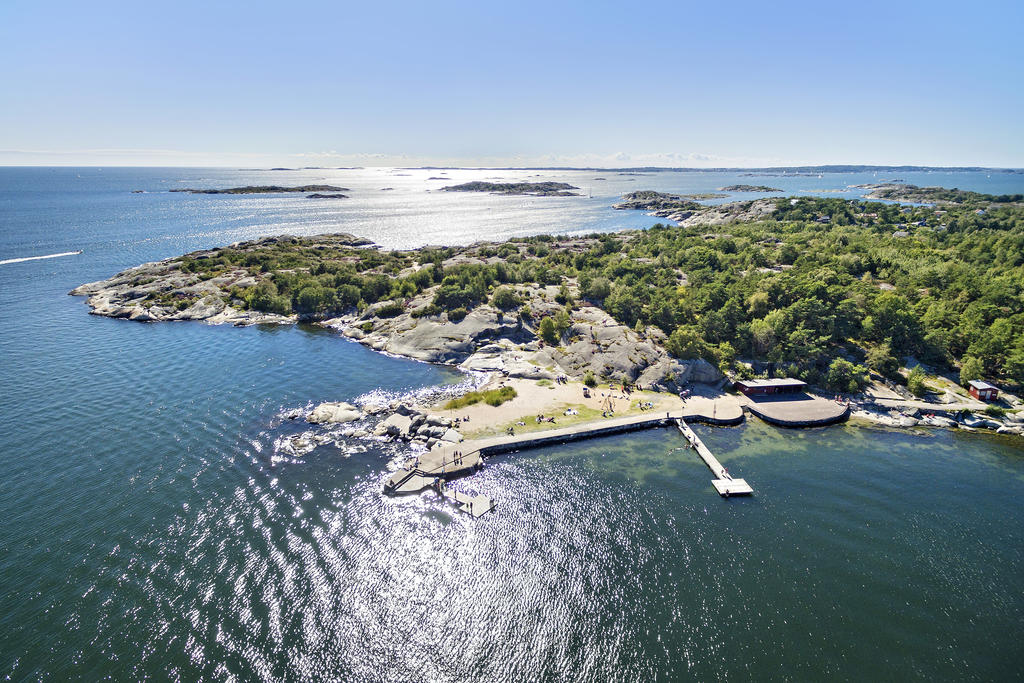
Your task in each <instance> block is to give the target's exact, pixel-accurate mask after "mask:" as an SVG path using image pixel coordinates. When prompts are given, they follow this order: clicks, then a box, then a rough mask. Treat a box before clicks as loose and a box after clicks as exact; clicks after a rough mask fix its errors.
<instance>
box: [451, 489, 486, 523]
mask: <svg viewBox="0 0 1024 683" xmlns="http://www.w3.org/2000/svg"><path fill="white" fill-rule="evenodd" d="M441 495H442V496H443V497H444V498H445V499H446V500H448V501H449V502H451V503H452V504H453V505H455V507H457V508H458V509H459V510H460V511H462V512H465V513H467V514H470V515H473V516H474V517H483V516H484V515H486V514H487V513H488V512H490V511H491V510H493V509H494V506H495V503H494V501H493V500H492V499H490V498H488V497H487V496H485V495H483V494H479V493H478V494H476V495H472V494H469V493H463V492H462V491H449V490H448V489H446V488H442V489H441Z"/></svg>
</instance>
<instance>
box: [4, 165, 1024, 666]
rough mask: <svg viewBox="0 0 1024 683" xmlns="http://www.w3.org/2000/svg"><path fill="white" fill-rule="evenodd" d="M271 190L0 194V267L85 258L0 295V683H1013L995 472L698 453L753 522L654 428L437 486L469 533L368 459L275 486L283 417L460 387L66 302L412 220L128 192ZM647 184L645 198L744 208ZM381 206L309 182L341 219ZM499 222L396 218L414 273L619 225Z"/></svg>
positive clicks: (353, 352) (849, 443)
mask: <svg viewBox="0 0 1024 683" xmlns="http://www.w3.org/2000/svg"><path fill="white" fill-rule="evenodd" d="M90 173H93V174H95V175H94V176H90V175H89V174H90ZM81 174H84V175H85V176H86V177H85V178H83V179H80V178H78V175H81ZM269 175H270V174H262V175H260V174H237V173H230V172H226V171H205V170H204V171H181V170H168V169H161V170H116V171H113V172H109V171H104V172H97V171H95V170H86V171H79V170H60V171H56V170H53V169H35V170H25V171H15V170H11V169H0V260H2V259H4V258H10V257H19V256H28V255H37V254H45V253H53V252H60V251H67V250H71V249H79V248H81V249H84V250H85V253H84V254H82V255H81V256H77V257H68V258H61V259H54V260H50V261H35V262H26V263H19V264H9V265H3V266H0V287H2V289H0V291H2V292H3V296H2V297H0V319H2V320H3V321H4V326H3V327H2V328H0V358H2V363H0V386H2V387H3V391H2V392H0V409H2V410H3V414H4V415H5V416H6V417H7V419H6V420H4V421H3V423H0V446H2V448H0V464H2V466H3V472H4V477H3V479H2V480H0V482H2V483H0V672H3V673H4V674H7V675H9V676H11V677H12V678H13V679H16V680H17V679H36V678H41V679H49V680H63V679H68V678H72V679H86V680H93V679H96V678H98V677H99V676H101V675H110V676H113V677H114V678H116V679H137V678H142V677H144V676H150V677H155V678H159V679H163V678H171V679H184V680H194V679H198V678H204V679H240V680H277V679H288V680H296V679H309V678H331V679H341V680H409V679H431V680H466V679H469V680H488V681H490V680H538V679H539V680H561V679H563V678H570V679H582V680H624V681H633V680H642V679H643V680H646V679H659V680H675V679H698V680H708V679H711V678H740V679H746V678H754V679H779V678H782V679H790V680H820V679H822V678H825V677H829V678H832V677H839V678H848V679H866V678H872V679H874V678H880V679H897V678H899V679H902V678H908V677H909V678H938V679H968V680H993V679H995V680H1006V679H1016V678H1019V670H1020V662H1021V661H1022V648H1021V645H1020V642H1021V636H1022V635H1024V633H1022V629H1021V626H1020V624H1021V623H1022V617H1024V614H1022V612H1024V580H1022V578H1021V576H1022V575H1024V573H1022V569H1024V567H1022V560H1024V519H1022V518H1024V511H1022V506H1021V504H1020V500H1021V494H1022V493H1024V457H1022V455H1024V451H1022V449H1021V446H1020V441H1011V440H1008V439H1004V438H996V437H989V436H983V435H977V434H958V433H955V432H930V433H924V434H909V433H902V432H888V431H875V430H867V429H855V428H852V427H833V428H828V429H821V430H808V431H781V430H777V429H775V428H772V427H767V426H765V425H762V424H760V423H757V422H751V423H749V424H747V425H746V426H744V427H741V428H732V429H711V428H704V427H698V430H699V431H700V434H701V436H702V437H703V438H705V440H706V442H707V443H708V445H709V446H710V447H711V448H712V450H713V451H715V452H716V453H717V454H719V455H720V457H721V459H722V460H723V462H724V463H725V464H726V465H727V466H728V467H729V468H730V471H732V472H733V473H735V474H737V475H739V476H742V477H744V478H746V479H747V480H748V481H749V482H750V483H751V484H752V485H753V486H754V488H755V490H756V495H755V496H754V497H753V498H750V499H744V500H740V499H732V500H728V501H724V500H721V499H720V498H718V496H717V495H715V493H714V491H713V489H712V488H711V486H710V475H709V473H708V471H707V469H706V468H705V467H704V466H703V465H702V464H700V463H699V462H698V461H697V460H696V459H695V458H694V456H693V454H692V453H691V452H689V451H685V450H678V449H679V447H680V446H681V443H680V439H679V437H678V435H677V434H676V433H673V432H672V431H671V430H657V431H652V432H648V433H644V434H632V435H628V436H622V437H613V438H608V439H603V440H599V441H591V442H584V443H579V444H575V445H569V446H564V447H559V448H556V449H551V450H549V451H536V452H528V453H519V454H511V455H507V456H501V457H499V458H495V459H494V460H491V461H490V462H489V464H488V467H487V468H486V469H485V470H484V472H483V473H481V474H480V475H478V476H476V477H474V478H472V479H468V480H464V481H462V482H460V483H459V486H461V487H464V488H467V489H471V490H475V491H481V492H486V493H488V494H489V495H492V496H494V497H495V498H497V499H498V501H499V507H498V510H497V511H496V512H495V513H494V514H491V515H489V516H487V517H485V518H483V519H482V520H478V521H474V520H470V519H467V518H466V517H465V516H460V515H454V514H453V513H452V512H451V511H450V510H449V509H446V508H445V507H443V506H441V505H439V504H438V503H437V502H436V501H435V500H433V498H432V497H431V496H430V495H429V494H426V495H424V496H420V497H412V498H404V499H392V498H385V497H383V496H381V495H380V482H381V479H382V477H383V475H384V474H385V473H386V471H387V470H388V469H389V467H393V466H394V463H395V460H396V458H397V457H399V451H398V450H397V449H396V448H394V447H390V446H389V447H386V448H371V449H370V450H368V451H367V452H365V453H351V454H347V453H345V452H342V451H341V450H339V449H337V448H334V447H322V448H320V449H318V450H316V451H314V452H313V453H311V454H309V455H307V456H305V457H303V458H301V459H294V458H282V457H278V456H275V455H274V442H275V441H276V440H277V439H279V438H280V437H282V436H285V435H289V434H292V433H295V432H296V431H297V430H299V429H300V427H298V426H296V425H294V424H292V423H289V422H287V421H282V419H281V413H282V411H284V410H287V409H290V408H294V407H301V406H304V405H307V404H309V403H311V402H317V401H321V400H349V399H352V398H355V397H357V396H360V395H362V394H365V393H366V392H369V391H372V390H374V389H377V388H383V389H384V390H386V391H390V392H396V393H400V392H407V391H412V390H416V389H417V388H421V387H428V386H432V385H436V384H439V383H450V382H456V381H459V380H460V379H461V377H460V376H459V375H457V374H455V373H453V372H451V371H450V370H447V369H444V368H438V367H434V366H429V365H425V364H422V363H413V362H409V361H404V360H400V359H394V358H388V357H385V356H382V355H379V354H375V353H372V352H370V351H367V350H366V349H364V348H362V347H360V346H358V345H356V344H353V343H350V342H347V341H345V340H342V339H339V338H338V337H336V336H335V335H333V334H331V333H328V332H325V331H322V330H317V329H313V328H292V327H289V328H275V327H268V328H246V329H238V328H230V327H211V326H206V325H199V324H163V325H144V324H135V323H129V322H125V321H116V320H108V319H104V318H97V317H93V316H89V315H87V314H86V308H85V306H84V304H83V302H82V301H81V300H80V299H75V298H71V297H68V296H67V295H66V292H67V290H69V289H71V288H72V287H74V286H75V285H77V284H80V283H81V282H85V281H89V280H93V279H98V278H101V277H105V276H107V275H109V274H111V273H113V272H115V271H117V270H119V269H121V268H123V267H127V266H130V265H134V264H135V263H138V262H141V261H145V260H152V259H156V258H163V257H167V256H171V255H175V254H177V253H181V252H183V251H186V250H189V249H194V248H200V247H206V246H213V245H216V244H221V243H224V242H230V241H232V240H234V239H241V238H244V237H250V236H255V235H258V234H271V233H273V232H281V231H282V230H285V229H287V230H295V231H306V232H320V231H323V230H325V229H349V230H350V231H352V232H356V233H358V234H367V231H369V230H371V229H375V230H378V231H380V235H379V239H380V241H382V242H384V243H391V244H404V243H406V242H403V240H408V239H409V238H408V236H407V235H406V233H405V232H403V231H404V230H407V229H412V227H414V221H413V220H412V219H411V218H409V216H414V215H415V211H416V206H417V204H416V202H417V201H418V199H417V197H418V195H417V194H416V193H415V192H414V191H413V190H412V189H409V188H407V189H405V190H395V192H400V196H399V197H398V199H396V200H395V203H396V204H398V205H401V206H402V207H404V208H403V209H402V211H401V212H396V216H395V217H394V220H393V221H392V220H391V218H389V216H388V215H387V214H386V213H382V212H381V211H382V210H378V209H377V208H374V206H373V202H369V201H368V202H367V203H366V204H365V205H356V206H355V208H351V209H331V210H328V211H326V213H321V212H320V209H317V208H316V207H313V206H310V205H308V204H303V203H302V201H303V200H301V199H300V198H287V200H285V199H279V198H266V199H264V198H255V202H251V203H246V202H247V201H248V200H249V199H253V198H247V199H239V198H223V197H213V198H209V197H188V196H182V195H168V194H152V195H132V194H129V193H128V191H129V190H131V189H137V188H138V189H147V188H149V187H151V186H152V187H159V186H160V185H161V184H163V185H166V184H167V181H168V180H169V179H170V180H172V181H174V182H178V184H183V183H189V184H198V182H199V181H200V180H201V179H204V178H210V180H209V184H214V185H222V184H223V185H227V184H231V185H234V184H247V183H250V182H264V181H269V182H278V183H280V182H284V181H282V180H281V178H280V177H279V176H278V177H273V178H269V180H268V177H269ZM677 175H678V176H679V177H677V178H674V179H673V178H672V177H668V176H665V177H657V178H656V181H657V182H658V183H662V185H663V187H662V188H661V189H669V190H675V191H698V190H701V189H708V188H707V187H704V186H703V185H701V184H700V183H712V184H714V185H715V186H717V185H718V184H725V183H726V182H741V181H742V179H741V178H735V179H725V180H722V181H720V180H719V179H711V180H709V179H707V178H700V177H698V178H689V179H687V178H684V177H683V174H677ZM405 178H406V176H397V177H395V178H391V179H390V180H391V181H393V182H394V184H395V185H396V187H399V186H400V183H402V182H411V181H406V180H403V179H405ZM1018 178H1019V176H1018ZM319 179H320V178H319V177H314V176H313V175H310V177H309V178H307V177H305V176H302V178H301V182H315V181H318V180H319ZM330 180H333V179H330ZM380 180H381V179H380V178H377V177H367V176H359V177H348V178H346V179H343V180H339V181H338V182H339V184H342V185H344V186H346V187H353V189H354V190H356V189H358V188H359V187H365V188H368V189H366V192H369V189H370V188H376V186H377V185H382V184H381V182H379V181H380ZM644 180H645V182H646V180H647V179H644ZM774 180H775V179H770V180H769V181H768V182H769V184H771V183H772V182H774ZM789 180H790V179H787V181H789ZM823 180H828V181H829V182H831V184H833V185H838V184H844V185H845V184H847V183H851V184H852V183H853V182H855V181H856V182H863V181H861V180H858V179H849V178H842V179H836V178H826V179H823ZM957 180H958V182H955V183H952V182H951V183H949V184H950V185H953V184H956V185H958V186H960V187H968V186H970V184H969V183H970V182H979V183H982V184H983V181H980V180H978V179H976V178H973V177H968V178H966V181H964V180H965V178H963V177H960V178H958V179H957ZM1003 180H1005V179H1001V180H1000V182H1002V181H1003ZM179 181H180V182H179ZM292 181H293V178H292V177H289V179H288V181H287V182H289V183H290V182H292ZM295 181H296V182H299V180H298V176H296V177H295ZM621 182H622V183H625V182H626V181H625V180H622V181H621ZM650 182H651V183H653V182H655V181H654V180H652V181H650ZM792 182H797V180H796V179H793V180H792ZM816 182H817V181H816ZM360 183H362V185H360ZM672 183H677V184H675V185H673V184H672ZM686 183H690V184H686ZM577 184H578V183H577ZM382 186H383V185H382ZM979 189H984V188H979ZM1011 190H1012V188H1009V189H1003V188H1000V189H999V190H994V191H1011ZM1013 191H1021V190H1020V188H1017V189H1015V190H1013ZM401 193H404V194H401ZM353 194H354V195H355V194H356V193H353ZM385 194H386V193H385ZM505 199H507V198H497V199H492V200H487V201H483V202H480V201H478V199H477V198H469V199H465V200H463V199H462V198H456V199H454V200H451V202H452V203H450V204H447V205H445V206H444V207H434V208H435V209H436V212H435V213H430V211H433V210H434V209H431V208H430V207H427V209H429V210H427V209H425V211H427V213H428V214H429V215H430V216H432V217H431V218H430V219H429V220H427V221H426V222H425V223H424V226H423V227H422V231H421V232H422V234H423V235H426V236H425V237H423V241H432V242H438V241H443V239H444V237H445V234H444V233H443V232H442V233H436V232H435V233H432V232H430V230H441V228H442V227H443V225H444V221H445V220H451V221H453V222H454V224H455V225H456V226H462V227H460V228H459V230H462V231H463V232H460V233H458V234H459V235H462V236H464V237H467V239H462V237H460V238H459V239H457V240H456V239H452V240H451V241H471V239H468V238H469V237H472V238H473V239H475V238H477V237H481V236H491V237H499V236H501V235H502V234H513V233H516V232H529V231H539V230H544V229H554V228H555V227H558V228H560V229H577V230H587V229H595V228H597V229H610V228H611V227H614V226H615V221H616V220H626V219H627V218H628V220H640V219H639V218H637V217H636V216H632V218H630V217H629V216H625V215H624V214H623V213H622V212H612V211H610V210H606V209H604V208H601V207H603V206H606V204H607V202H604V203H603V204H602V205H601V206H600V207H599V206H596V205H592V204H590V203H589V200H588V199H587V198H581V199H579V200H572V201H573V202H575V203H573V204H570V205H568V206H567V207H563V209H558V210H556V209H554V208H552V207H551V206H550V205H541V206H539V207H532V205H529V206H525V207H524V206H520V205H516V207H517V208H516V207H506V206H505V203H504V200H505ZM595 200H597V197H595ZM445 201H446V202H447V201H449V200H447V199H446V200H445ZM289 202H291V203H289ZM360 206H362V208H360ZM488 206H490V207H491V208H490V211H491V213H493V212H498V213H500V214H502V215H503V216H505V217H504V218H502V219H501V220H499V221H494V220H492V219H491V217H490V216H489V215H488V213H487V211H488V208H487V207H488ZM574 207H575V208H574ZM512 208H515V211H513V210H512ZM335 211H338V212H341V213H340V214H336V213H333V212H335ZM346 212H348V213H346ZM503 212H507V213H503ZM398 214H400V215H398ZM445 216H448V218H447V219H446V218H445ZM474 216H476V218H477V220H478V222H476V223H475V222H474V219H473V217H474ZM509 216H511V217H513V218H511V219H510V218H508V217H509ZM515 216H520V217H522V218H521V221H520V222H508V221H510V220H513V219H514V217H515ZM624 216H625V217H624ZM650 220H651V219H643V221H644V222H649V221H650ZM627 222H628V221H627ZM350 223H353V224H355V225H357V226H360V227H361V228H362V230H359V229H355V228H349V227H348V226H349V224H350ZM473 225H476V226H477V227H476V228H474V227H473ZM374 226H376V227H374ZM410 226H412V227H410ZM431 226H432V227H431ZM439 226H440V227H439ZM479 226H484V227H479ZM499 227H501V229H503V230H506V231H507V232H506V233H488V232H485V231H493V230H497V229H498V228H499ZM473 230H477V231H478V232H476V233H474V232H473ZM413 234H417V235H419V233H416V232H415V231H414V232H413ZM474 235H475V237H474ZM369 236H371V237H377V236H376V235H373V234H370V235H369Z"/></svg>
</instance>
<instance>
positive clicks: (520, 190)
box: [441, 180, 580, 197]
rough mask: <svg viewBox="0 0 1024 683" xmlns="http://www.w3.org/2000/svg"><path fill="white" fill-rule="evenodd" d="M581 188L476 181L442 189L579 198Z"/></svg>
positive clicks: (548, 184) (444, 190) (567, 185)
mask: <svg viewBox="0 0 1024 683" xmlns="http://www.w3.org/2000/svg"><path fill="white" fill-rule="evenodd" d="M578 189H580V188H578V187H576V186H574V185H570V184H569V183H555V182H550V181H548V182H540V183H489V182H484V181H480V180H474V181H473V182H469V183H462V184H461V185H449V186H448V187H442V188H441V191H442V192H489V193H491V194H512V195H527V196H531V197H578V196H579V193H578V192H571V190H578Z"/></svg>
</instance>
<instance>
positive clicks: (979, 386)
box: [968, 379, 999, 401]
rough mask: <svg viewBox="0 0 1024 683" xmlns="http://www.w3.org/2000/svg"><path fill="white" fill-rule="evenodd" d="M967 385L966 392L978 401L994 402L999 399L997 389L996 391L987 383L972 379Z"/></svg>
mask: <svg viewBox="0 0 1024 683" xmlns="http://www.w3.org/2000/svg"><path fill="white" fill-rule="evenodd" d="M968 384H969V385H970V388H969V389H968V391H970V392H971V396H973V397H974V398H976V399H978V400H979V401H994V400H996V399H997V398H999V389H996V388H995V387H994V386H992V385H991V384H989V383H988V382H983V381H981V380H980V379H972V380H971V381H970V382H968Z"/></svg>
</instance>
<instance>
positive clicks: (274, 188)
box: [168, 185, 349, 194]
mask: <svg viewBox="0 0 1024 683" xmlns="http://www.w3.org/2000/svg"><path fill="white" fill-rule="evenodd" d="M348 191H349V190H348V188H347V187H337V186H335V185H299V186H297V187H282V186H281V185H247V186H245V187H229V188H226V189H222V190H217V189H201V188H194V187H181V188H175V189H173V190H168V192H188V193H190V194H278V193H282V192H348Z"/></svg>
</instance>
